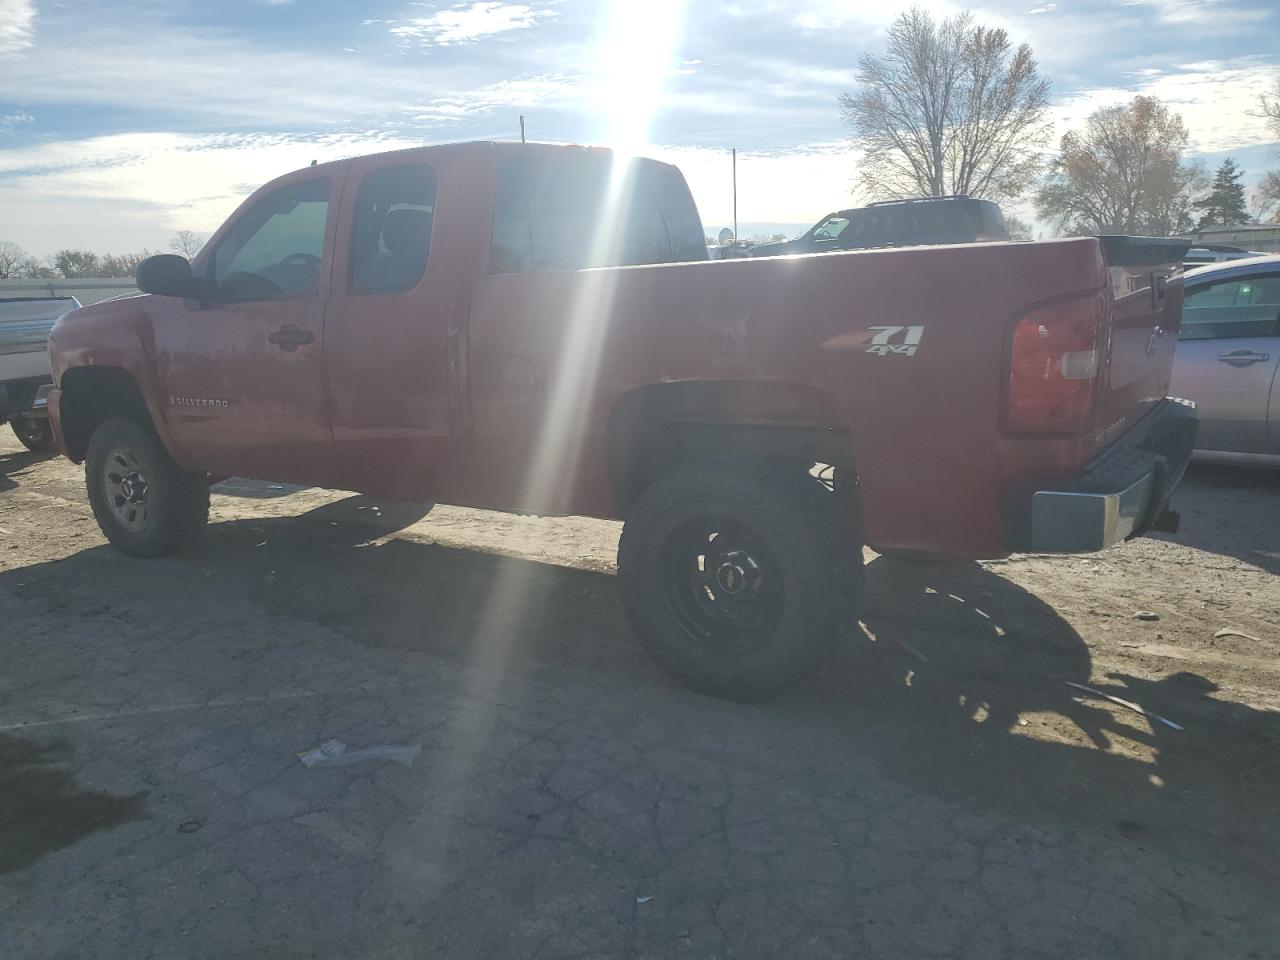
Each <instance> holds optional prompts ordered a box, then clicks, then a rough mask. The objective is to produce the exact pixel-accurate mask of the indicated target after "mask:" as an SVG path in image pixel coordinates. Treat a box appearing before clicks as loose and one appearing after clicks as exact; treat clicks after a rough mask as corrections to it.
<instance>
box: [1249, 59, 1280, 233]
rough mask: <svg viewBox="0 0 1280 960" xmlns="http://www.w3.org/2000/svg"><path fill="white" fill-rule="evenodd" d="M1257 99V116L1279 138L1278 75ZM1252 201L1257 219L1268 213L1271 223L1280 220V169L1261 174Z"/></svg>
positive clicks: (1279, 97) (1279, 103)
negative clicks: (1265, 121)
mask: <svg viewBox="0 0 1280 960" xmlns="http://www.w3.org/2000/svg"><path fill="white" fill-rule="evenodd" d="M1258 100H1259V101H1260V102H1261V105H1262V111H1261V113H1260V114H1259V116H1261V117H1263V118H1264V119H1266V120H1267V121H1269V122H1270V124H1271V129H1272V131H1273V132H1274V133H1275V135H1276V137H1278V138H1280V76H1278V77H1276V78H1275V81H1274V82H1273V83H1272V85H1271V90H1270V92H1269V93H1263V94H1260V95H1259V96H1258ZM1253 203H1254V206H1255V207H1256V208H1257V212H1258V219H1259V220H1261V219H1263V218H1264V217H1266V216H1268V215H1269V216H1270V218H1271V221H1272V222H1273V223H1274V222H1276V221H1280V170H1268V171H1267V172H1266V173H1264V174H1263V175H1262V182H1261V183H1259V184H1258V188H1257V190H1256V191H1255V192H1254V194H1253Z"/></svg>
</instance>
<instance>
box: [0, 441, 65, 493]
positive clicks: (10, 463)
mask: <svg viewBox="0 0 1280 960" xmlns="http://www.w3.org/2000/svg"><path fill="white" fill-rule="evenodd" d="M56 456H58V454H56V453H54V452H52V451H50V452H47V453H32V452H31V451H30V450H15V451H13V452H11V453H0V491H4V490H13V489H14V488H15V487H17V486H18V483H17V481H15V480H14V479H13V478H14V477H18V476H21V475H22V474H23V473H24V472H26V471H27V470H28V469H29V468H30V467H33V466H35V465H36V464H37V463H41V462H42V461H44V460H52V459H53V458H54V457H56Z"/></svg>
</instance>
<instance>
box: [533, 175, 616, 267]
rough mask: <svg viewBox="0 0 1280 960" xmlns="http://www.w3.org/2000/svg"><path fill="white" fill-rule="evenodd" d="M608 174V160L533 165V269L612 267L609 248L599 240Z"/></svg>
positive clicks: (601, 232) (601, 233)
mask: <svg viewBox="0 0 1280 960" xmlns="http://www.w3.org/2000/svg"><path fill="white" fill-rule="evenodd" d="M607 173H608V166H607V164H604V163H591V162H589V161H587V162H584V161H578V162H565V163H530V164H529V165H528V176H527V177H526V180H525V184H526V189H527V190H528V203H529V242H530V244H531V269H533V270H581V269H583V268H585V267H597V266H605V265H606V263H607V262H608V259H609V251H608V250H607V249H600V247H603V246H605V244H603V243H598V242H596V241H597V237H598V236H599V235H603V231H602V230H601V224H600V216H601V213H602V210H603V207H604V203H605V190H606V175H607ZM593 247H594V249H593Z"/></svg>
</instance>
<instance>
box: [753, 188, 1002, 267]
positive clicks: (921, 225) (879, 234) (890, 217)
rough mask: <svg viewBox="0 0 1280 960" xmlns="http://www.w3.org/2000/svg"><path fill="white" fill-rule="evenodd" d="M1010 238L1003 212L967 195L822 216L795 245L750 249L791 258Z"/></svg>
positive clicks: (761, 254)
mask: <svg viewBox="0 0 1280 960" xmlns="http://www.w3.org/2000/svg"><path fill="white" fill-rule="evenodd" d="M1008 239H1009V228H1008V227H1007V226H1006V225H1005V222H1004V213H1002V212H1001V210H1000V207H999V206H998V205H997V204H995V203H992V202H991V201H990V200H977V199H974V198H973V197H965V196H954V197H919V198H917V199H914V200H886V201H884V202H882V203H873V204H870V205H869V206H865V207H856V208H854V209H852V210H839V211H837V212H835V213H831V214H828V215H827V216H825V217H823V218H822V219H821V220H819V221H818V222H817V223H816V224H814V225H813V226H812V227H811V228H810V229H809V231H808V232H807V233H806V234H804V235H803V236H801V237H797V238H796V239H794V240H783V241H780V242H778V243H761V244H757V245H756V246H754V247H752V248H751V255H752V256H753V257H777V256H783V255H786V254H792V253H829V252H831V251H833V250H867V249H870V248H872V247H923V246H932V245H934V244H941V243H982V242H984V241H987V240H1008Z"/></svg>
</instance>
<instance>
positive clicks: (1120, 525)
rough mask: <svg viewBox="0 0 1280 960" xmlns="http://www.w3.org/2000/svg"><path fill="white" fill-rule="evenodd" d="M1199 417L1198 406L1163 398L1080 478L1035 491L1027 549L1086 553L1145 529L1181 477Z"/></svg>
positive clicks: (1158, 515) (1156, 517)
mask: <svg viewBox="0 0 1280 960" xmlns="http://www.w3.org/2000/svg"><path fill="white" fill-rule="evenodd" d="M1198 423H1199V421H1198V417H1197V415H1196V411H1195V405H1194V404H1192V403H1189V402H1188V401H1184V400H1174V399H1169V400H1165V402H1164V403H1162V404H1161V405H1160V406H1159V407H1157V408H1156V410H1155V411H1153V412H1152V413H1151V414H1150V415H1149V416H1148V417H1146V418H1144V419H1143V422H1142V423H1141V424H1139V425H1138V426H1137V427H1135V429H1134V430H1133V431H1131V432H1130V433H1128V434H1126V435H1125V436H1124V437H1123V438H1121V440H1120V441H1118V442H1117V443H1116V444H1115V445H1114V446H1113V447H1112V448H1111V449H1109V450H1107V451H1106V453H1104V454H1103V455H1102V456H1101V457H1099V458H1098V460H1097V461H1095V462H1094V464H1093V465H1092V466H1090V468H1089V469H1088V470H1086V471H1085V472H1084V473H1083V474H1082V475H1081V476H1079V477H1078V478H1076V479H1075V480H1073V481H1072V482H1070V483H1066V484H1063V485H1062V488H1061V489H1056V490H1036V491H1034V492H1033V493H1032V494H1031V524H1030V527H1031V529H1030V543H1029V544H1028V545H1027V546H1028V549H1030V550H1031V551H1032V552H1034V553H1087V552H1091V551H1094V550H1105V549H1106V548H1107V547H1110V546H1113V545H1114V544H1117V543H1119V542H1121V541H1122V540H1130V539H1132V538H1133V537H1138V536H1141V535H1142V534H1144V533H1146V532H1147V531H1148V530H1150V529H1151V528H1152V527H1153V526H1155V525H1156V524H1157V522H1158V521H1159V520H1160V518H1161V515H1162V514H1164V512H1165V510H1166V508H1167V507H1168V504H1169V497H1170V496H1171V495H1172V493H1173V490H1174V488H1175V487H1176V486H1177V485H1178V482H1179V481H1180V480H1181V479H1182V474H1183V472H1184V471H1185V470H1186V468H1187V463H1188V461H1190V459H1191V450H1192V448H1193V447H1194V446H1195V438H1196V428H1197V426H1198Z"/></svg>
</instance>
